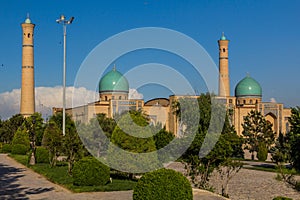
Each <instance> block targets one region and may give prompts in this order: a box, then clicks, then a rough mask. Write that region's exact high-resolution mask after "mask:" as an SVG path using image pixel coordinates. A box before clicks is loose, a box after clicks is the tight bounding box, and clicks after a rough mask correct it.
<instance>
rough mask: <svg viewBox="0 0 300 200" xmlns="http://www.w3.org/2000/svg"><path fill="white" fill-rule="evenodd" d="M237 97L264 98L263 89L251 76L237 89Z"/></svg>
mask: <svg viewBox="0 0 300 200" xmlns="http://www.w3.org/2000/svg"><path fill="white" fill-rule="evenodd" d="M235 96H236V97H246V96H257V97H261V96H262V89H261V86H260V85H259V83H258V82H257V81H256V80H254V79H253V78H251V77H250V76H247V77H245V78H244V79H242V80H241V81H240V82H239V83H238V84H237V85H236V87H235Z"/></svg>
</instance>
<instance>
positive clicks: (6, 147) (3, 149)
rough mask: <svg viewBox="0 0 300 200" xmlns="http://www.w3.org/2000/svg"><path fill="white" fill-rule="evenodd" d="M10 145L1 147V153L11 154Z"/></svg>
mask: <svg viewBox="0 0 300 200" xmlns="http://www.w3.org/2000/svg"><path fill="white" fill-rule="evenodd" d="M11 147H12V146H11V144H3V145H2V150H1V152H2V153H10V152H11Z"/></svg>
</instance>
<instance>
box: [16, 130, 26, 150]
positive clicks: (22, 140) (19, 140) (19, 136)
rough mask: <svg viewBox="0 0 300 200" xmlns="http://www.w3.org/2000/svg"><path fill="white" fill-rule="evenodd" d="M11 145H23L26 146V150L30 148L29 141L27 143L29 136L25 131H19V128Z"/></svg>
mask: <svg viewBox="0 0 300 200" xmlns="http://www.w3.org/2000/svg"><path fill="white" fill-rule="evenodd" d="M12 144H13V145H15V144H23V145H25V146H28V150H29V148H30V141H29V135H28V133H27V131H26V129H21V128H19V129H18V130H17V131H16V133H15V135H14V137H13V140H12Z"/></svg>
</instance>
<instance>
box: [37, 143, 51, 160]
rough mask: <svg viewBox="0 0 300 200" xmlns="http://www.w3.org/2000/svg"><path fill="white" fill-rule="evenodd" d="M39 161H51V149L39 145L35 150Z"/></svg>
mask: <svg viewBox="0 0 300 200" xmlns="http://www.w3.org/2000/svg"><path fill="white" fill-rule="evenodd" d="M35 158H36V162H37V163H49V151H48V150H47V149H46V148H44V147H38V148H37V149H36V151H35Z"/></svg>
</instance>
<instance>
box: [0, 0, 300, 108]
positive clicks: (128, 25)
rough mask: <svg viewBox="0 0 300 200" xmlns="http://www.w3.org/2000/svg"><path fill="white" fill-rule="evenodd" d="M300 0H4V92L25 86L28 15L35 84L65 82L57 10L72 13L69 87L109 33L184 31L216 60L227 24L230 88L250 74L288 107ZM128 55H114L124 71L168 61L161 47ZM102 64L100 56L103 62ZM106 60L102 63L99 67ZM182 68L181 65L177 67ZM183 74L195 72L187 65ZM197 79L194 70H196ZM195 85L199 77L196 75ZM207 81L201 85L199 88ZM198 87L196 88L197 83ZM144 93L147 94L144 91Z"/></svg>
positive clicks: (0, 52)
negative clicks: (23, 47)
mask: <svg viewBox="0 0 300 200" xmlns="http://www.w3.org/2000/svg"><path fill="white" fill-rule="evenodd" d="M299 8H300V1H292V0H291V1H246V0H241V1H220V0H215V1H209V0H207V1H198V0H195V1H189V0H186V1H179V0H178V1H176V0H173V1H167V0H166V1H158V0H135V1H134V0H132V1H125V0H124V1H122V0H120V1H113V0H112V1H74V0H73V1H16V0H6V1H1V2H0V13H1V14H0V15H1V17H0V24H1V37H0V41H1V48H0V65H2V64H3V66H2V67H1V68H0V70H1V73H0V79H1V82H2V84H1V86H0V93H4V92H7V91H12V90H13V89H18V88H20V85H21V43H22V30H21V26H20V24H21V23H22V22H23V21H24V20H25V18H26V14H27V13H30V18H31V20H32V22H33V23H35V24H36V28H35V76H36V78H35V84H36V86H38V87H42V86H43V87H54V86H57V85H61V84H62V27H61V25H58V24H57V23H56V22H55V20H56V19H57V18H59V16H60V14H62V13H63V14H65V15H66V16H67V17H71V16H74V17H75V20H74V22H73V24H72V25H70V26H68V38H67V44H68V46H67V52H68V64H67V66H68V69H67V85H68V86H72V85H73V83H74V80H75V77H76V73H77V71H78V69H79V67H80V65H81V63H82V62H83V61H84V59H85V58H86V56H87V55H88V54H89V52H90V51H91V50H93V49H94V48H95V47H96V46H97V45H98V44H99V43H100V42H102V41H104V40H105V39H107V38H109V37H111V36H113V35H115V34H117V33H120V32H122V31H126V30H129V29H134V28H141V27H164V28H168V29H173V30H176V31H179V32H181V33H183V34H186V35H187V36H189V37H191V38H193V39H194V40H196V41H197V42H198V43H200V44H201V45H202V46H203V47H204V48H205V49H206V51H207V52H208V53H209V55H210V56H211V57H212V59H213V60H214V61H215V62H216V64H218V45H217V40H218V39H219V38H220V36H221V33H222V32H223V31H224V32H225V35H226V36H227V38H228V39H229V40H230V46H229V51H230V52H229V56H230V57H229V59H230V61H229V62H230V67H229V69H230V76H231V94H232V95H233V93H234V87H235V85H236V84H237V82H238V81H239V80H241V79H242V78H244V77H245V76H246V73H247V72H248V73H250V75H251V76H252V77H253V78H254V79H256V80H257V81H258V82H259V83H260V84H261V86H262V88H263V100H264V101H269V100H270V98H275V99H276V101H277V102H282V103H284V104H285V105H286V106H287V107H289V106H296V105H300V95H299V94H300V84H299V83H300V81H299V74H300V48H299V47H300V26H299V24H300V13H299ZM150 54H151V55H152V56H149V52H148V53H147V52H141V53H137V54H136V55H135V56H132V55H131V54H129V55H128V56H127V58H124V59H123V57H122V58H120V59H118V60H116V61H115V63H116V65H117V68H118V66H120V67H119V68H118V69H119V71H121V72H123V73H125V72H126V71H128V70H130V68H131V67H132V66H134V65H136V64H143V63H147V62H158V63H167V64H169V65H172V64H175V63H177V64H178V63H180V66H181V67H182V68H181V70H183V73H185V72H184V71H185V70H184V69H185V65H188V64H186V63H184V62H183V61H178V60H177V61H176V58H174V61H170V60H172V59H173V58H171V57H170V56H169V55H167V54H165V53H162V54H159V52H152V53H150ZM99 67H101V63H99ZM102 67H103V66H102ZM177 67H178V66H177ZM186 74H187V76H188V74H192V72H191V71H189V70H187V71H186ZM191 80H192V81H193V77H191ZM194 84H195V86H194V87H195V88H197V87H198V86H197V84H200V85H201V84H202V83H201V81H200V82H199V83H198V82H197V81H196V80H195V81H194ZM201 88H202V87H201V86H199V90H200V92H201V90H202V89H201ZM154 89H155V90H156V89H157V90H159V89H158V88H155V87H152V88H151V87H148V86H146V87H144V88H141V90H140V92H142V93H144V97H145V99H146V100H147V98H152V97H161V96H168V95H169V94H168V92H166V90H161V91H156V92H155V91H154ZM197 90H198V89H197ZM145 93H146V94H145Z"/></svg>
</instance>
